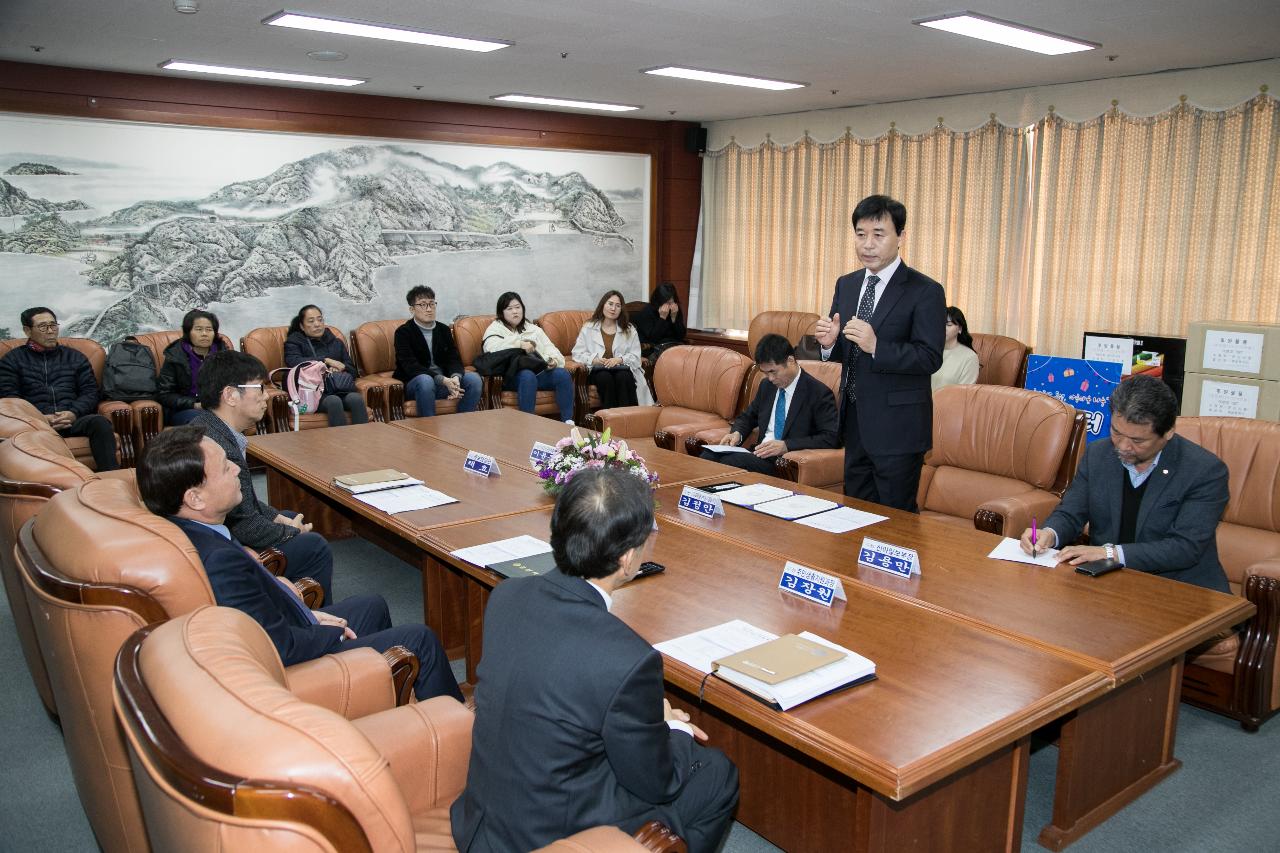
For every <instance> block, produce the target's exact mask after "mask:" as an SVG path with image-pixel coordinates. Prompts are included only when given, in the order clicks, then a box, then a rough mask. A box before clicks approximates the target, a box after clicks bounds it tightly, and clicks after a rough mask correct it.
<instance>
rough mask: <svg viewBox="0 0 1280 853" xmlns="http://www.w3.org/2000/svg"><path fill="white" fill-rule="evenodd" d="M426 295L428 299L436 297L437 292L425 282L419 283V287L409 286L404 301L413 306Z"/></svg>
mask: <svg viewBox="0 0 1280 853" xmlns="http://www.w3.org/2000/svg"><path fill="white" fill-rule="evenodd" d="M424 296H425V297H427V298H428V299H435V298H436V292H435V291H434V290H432V289H431V288H429V287H427V286H426V285H425V284H419V285H418V286H417V287H411V288H409V292H408V293H406V294H405V295H404V301H405V302H407V303H408V304H409V307H410V308H412V307H413V303H415V302H417V301H418V300H419V299H421V298H422V297H424Z"/></svg>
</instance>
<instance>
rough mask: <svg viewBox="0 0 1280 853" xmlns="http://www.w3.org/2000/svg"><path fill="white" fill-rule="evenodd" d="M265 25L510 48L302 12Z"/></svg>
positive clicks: (281, 14)
mask: <svg viewBox="0 0 1280 853" xmlns="http://www.w3.org/2000/svg"><path fill="white" fill-rule="evenodd" d="M262 23H264V24H267V25H268V26H272V27H292V28H293V29H296V30H312V31H314V32H318V33H336V34H337V35H343V36H360V37H361V38H369V39H383V40H385V41H403V42H408V43H409V44H424V45H428V46H430V47H451V48H454V49H455V50H474V51H478V52H480V53H488V52H489V51H491V50H501V49H502V48H504V47H510V46H511V42H509V41H487V40H481V39H469V38H461V37H460V36H446V35H441V34H440V33H428V32H423V31H422V30H411V29H408V28H407V27H396V26H390V25H388V24H370V23H366V22H364V21H347V20H343V19H341V18H321V17H318V16H316V15H304V14H302V13H300V12H276V13H275V14H274V15H272V16H270V17H268V18H264V19H263V20H262Z"/></svg>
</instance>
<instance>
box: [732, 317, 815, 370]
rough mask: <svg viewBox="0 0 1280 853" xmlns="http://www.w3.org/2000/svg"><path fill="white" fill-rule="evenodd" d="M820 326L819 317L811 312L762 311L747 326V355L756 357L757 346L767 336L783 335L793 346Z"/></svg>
mask: <svg viewBox="0 0 1280 853" xmlns="http://www.w3.org/2000/svg"><path fill="white" fill-rule="evenodd" d="M817 326H818V315H817V314H814V313H813V312H811V311H761V312H760V313H759V314H757V315H756V316H754V317H752V318H751V324H750V325H749V326H747V355H748V356H750V357H751V358H753V359H754V358H755V357H756V345H757V344H759V343H760V339H761V338H763V337H764V336H765V335H782V336H783V337H784V338H786V339H787V340H788V341H790V342H791V345H792V346H795V345H796V344H798V343H800V339H801V338H802V337H804V336H805V335H812V334H813V333H814V331H815V329H816V328H817Z"/></svg>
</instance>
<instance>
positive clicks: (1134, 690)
mask: <svg viewBox="0 0 1280 853" xmlns="http://www.w3.org/2000/svg"><path fill="white" fill-rule="evenodd" d="M566 433H567V427H565V426H564V425H563V424H558V423H556V422H554V421H550V420H547V419H543V418H537V417H534V416H529V415H524V414H522V413H520V412H516V411H513V410H509V409H504V410H497V411H487V412H477V413H471V414H465V415H449V416H445V417H438V418H428V419H413V420H408V421H400V422H396V423H394V424H366V425H361V426H353V427H347V428H345V429H338V430H312V431H309V432H306V433H290V434H281V435H267V436H261V437H254V438H252V439H251V441H250V454H251V455H252V456H254V457H256V458H258V459H260V460H261V461H263V462H265V463H266V464H267V465H268V486H269V489H270V490H271V497H272V500H273V502H275V503H277V504H279V505H281V506H286V507H289V508H293V509H298V510H301V511H302V512H304V513H305V514H306V515H307V516H308V518H311V519H314V520H315V521H317V522H318V525H317V529H318V530H321V531H322V532H325V533H326V535H349V534H350V532H352V531H356V532H359V533H360V534H361V535H363V536H365V537H366V538H370V539H372V540H373V541H375V542H378V543H379V544H381V545H383V547H386V548H388V550H391V551H392V552H393V553H395V554H397V555H398V556H401V557H402V558H403V559H406V560H407V561H408V562H410V563H412V564H414V565H417V566H419V567H420V568H421V569H422V570H423V597H424V610H425V616H426V620H427V622H428V624H430V625H431V626H432V627H433V628H434V629H435V630H436V631H437V632H439V633H440V635H441V637H442V639H443V640H444V642H445V644H446V646H447V647H449V648H450V650H451V653H457V652H458V651H459V650H461V651H462V653H465V655H466V657H467V660H468V673H469V677H472V678H473V677H474V672H475V669H474V667H475V663H476V661H477V660H479V657H480V652H481V649H480V636H481V635H480V628H481V618H482V615H483V605H484V602H485V600H486V599H487V595H488V590H489V589H491V588H492V587H493V586H494V585H495V584H496V583H497V581H498V577H497V576H496V575H494V574H493V573H491V572H489V571H487V570H485V569H483V568H480V567H476V566H472V565H470V564H466V563H464V562H463V561H460V560H457V559H456V558H453V557H451V556H450V552H451V551H453V550H456V549H458V548H461V547H466V546H468V545H475V544H480V543H483V542H489V541H493V540H496V539H502V538H506V537H509V536H515V535H520V534H523V533H528V534H530V535H534V536H537V537H539V538H543V539H545V538H546V536H547V532H548V524H549V520H550V510H551V501H550V499H548V498H547V497H545V496H544V495H543V494H542V491H541V486H540V483H539V482H538V480H537V478H536V476H535V475H534V474H533V473H532V466H531V465H530V464H529V461H528V450H529V448H530V447H531V445H532V443H533V441H534V440H540V441H544V442H546V443H549V444H552V443H554V442H555V441H556V440H558V439H559V438H562V437H563V436H564V435H565V434H566ZM630 443H631V444H632V445H633V446H634V447H635V448H636V449H637V450H638V451H639V452H640V453H641V454H642V455H643V456H644V457H645V459H646V461H647V462H649V463H650V466H651V468H653V469H655V470H657V471H658V472H659V475H660V478H661V482H663V483H666V484H668V485H666V486H664V487H663V488H662V489H660V490H659V492H658V507H659V509H658V514H659V521H658V524H659V533H658V534H657V535H656V536H655V537H654V539H653V540H652V547H653V559H656V560H657V561H659V562H661V563H664V564H665V565H666V566H667V567H668V569H667V571H666V572H665V573H664V574H662V575H659V576H655V577H652V578H646V579H643V580H640V581H637V582H636V583H634V584H632V585H630V586H628V587H627V588H625V589H623V590H620V591H619V593H618V595H617V596H616V597H615V608H614V612H615V613H617V614H618V615H619V617H620V618H622V619H623V620H624V621H626V622H627V623H628V624H629V625H631V626H632V627H633V628H634V629H635V630H636V631H637V632H638V633H640V634H641V635H642V636H644V637H645V638H646V639H647V640H649V641H651V642H659V641H662V640H666V639H670V638H672V637H675V636H679V635H681V634H685V633H688V632H690V631H694V630H697V629H700V628H705V627H708V626H711V625H714V624H718V623H719V622H723V621H726V620H728V619H732V618H743V619H746V620H747V621H749V622H752V623H753V624H756V625H758V626H760V627H762V628H765V629H767V630H770V631H774V632H776V633H784V632H788V631H800V630H806V629H808V630H813V631H815V632H817V633H819V634H820V635H822V636H826V637H828V638H830V639H832V640H833V641H835V642H837V643H841V644H843V645H846V646H848V647H849V648H852V649H855V650H856V651H858V652H860V653H862V654H864V655H866V656H867V657H870V658H871V659H873V660H875V661H876V663H877V668H878V675H879V678H878V679H877V681H875V682H873V683H871V684H868V685H863V686H859V687H857V688H854V689H852V690H849V691H846V692H843V693H839V694H836V695H833V696H830V697H825V698H823V699H819V700H814V701H813V702H810V703H807V704H805V705H802V706H800V707H798V708H794V709H792V711H790V712H788V713H785V714H784V713H779V712H775V711H773V710H771V709H769V708H767V707H766V706H764V705H762V704H760V703H758V702H756V701H755V700H753V699H750V698H748V697H746V696H745V695H744V694H742V693H740V692H738V691H736V690H734V689H733V688H730V687H727V686H725V685H723V684H721V683H719V682H718V681H716V680H715V679H710V680H709V682H708V683H707V685H706V687H705V692H704V694H703V698H702V700H701V703H699V700H698V693H699V686H700V682H701V680H702V679H701V674H700V673H697V672H695V671H693V670H692V669H690V668H688V667H686V666H684V665H683V664H681V663H679V662H677V661H673V660H670V659H669V660H667V661H666V679H667V682H668V687H669V690H670V691H671V693H672V698H673V700H674V701H676V702H678V703H679V704H680V705H682V706H684V707H687V708H689V710H690V711H691V713H693V714H694V716H695V721H697V722H698V724H699V725H701V726H702V727H703V728H704V729H706V730H707V731H708V732H709V733H710V734H711V737H712V741H713V743H714V745H716V746H718V747H720V748H722V749H725V750H726V752H728V753H729V755H730V756H731V757H732V758H733V759H734V760H735V762H736V763H737V764H738V766H739V769H740V771H741V784H742V802H741V805H740V807H739V820H741V821H742V822H743V823H745V824H746V825H748V826H750V827H751V828H752V829H754V830H755V831H757V832H759V833H760V834H762V835H763V836H765V837H766V838H768V839H770V840H771V841H773V842H774V843H775V844H778V845H779V846H781V847H783V848H785V849H787V850H804V849H810V850H831V849H854V850H896V849H908V848H912V849H929V850H965V851H969V850H988V849H990V850H1013V849H1017V848H1018V846H1019V844H1020V840H1021V823H1022V806H1023V802H1024V798H1025V788H1026V784H1025V783H1026V769H1027V759H1028V755H1029V736H1030V732H1032V731H1033V730H1035V729H1037V728H1040V727H1042V726H1044V725H1046V724H1049V723H1053V722H1055V721H1058V722H1059V723H1060V725H1061V736H1060V741H1059V747H1060V748H1059V767H1058V778H1057V787H1056V791H1055V803H1054V816H1053V821H1052V823H1051V824H1050V825H1049V826H1047V827H1045V828H1044V830H1043V831H1042V833H1041V836H1040V840H1041V843H1042V844H1044V845H1045V846H1048V847H1051V848H1053V849H1061V848H1062V847H1063V846H1066V845H1067V844H1069V843H1070V842H1071V841H1073V840H1075V839H1076V838H1078V837H1080V836H1081V835H1083V834H1084V833H1085V832H1087V831H1088V830H1089V829H1091V828H1092V827H1093V826H1096V825H1097V824H1098V823H1100V822H1101V821H1102V820H1104V819H1105V818H1106V817H1108V816H1109V815H1111V814H1113V813H1114V812H1115V811H1117V810H1118V809H1119V808H1121V807H1123V806H1124V805H1125V804H1126V803H1128V802H1129V801H1131V800H1132V799H1133V798H1135V797H1136V796H1138V795H1139V794H1141V793H1142V792H1143V791H1145V790H1147V789H1148V788H1149V787H1151V785H1154V784H1155V783H1156V782H1158V781H1159V780H1160V779H1162V778H1163V777H1164V776H1166V775H1168V774H1169V773H1170V772H1172V771H1173V770H1176V769H1177V767H1178V766H1179V762H1178V761H1177V760H1176V759H1175V758H1174V757H1173V742H1174V734H1175V730H1176V719H1177V711H1178V689H1179V682H1180V676H1181V668H1182V667H1181V655H1182V654H1183V653H1184V652H1185V651H1186V650H1187V649H1188V648H1190V647H1191V646H1193V645H1195V644H1196V643H1198V642H1200V641H1202V640H1204V639H1206V638H1208V637H1210V636H1212V635H1213V634H1214V633H1216V632H1217V631H1219V630H1221V629H1222V628H1224V627H1226V626H1228V625H1231V624H1235V623H1237V622H1239V621H1241V620H1243V619H1245V618H1247V617H1248V615H1249V614H1250V613H1251V611H1252V605H1250V604H1248V602H1246V601H1244V600H1243V599H1240V598H1236V597H1232V596H1226V595H1221V594H1217V593H1212V592H1209V591H1207V590H1202V589H1200V588H1198V587H1192V586H1188V585H1186V584H1179V583H1177V582H1173V581H1168V580H1165V579H1162V578H1156V577H1153V576H1150V575H1145V574H1142V573H1139V572H1131V571H1121V572H1116V573H1112V574H1109V575H1106V576H1104V577H1102V578H1096V579H1092V578H1087V577H1084V576H1081V575H1077V574H1075V573H1074V572H1070V571H1066V570H1063V569H1043V568H1039V567H1035V566H1027V565H1020V564H1012V563H1002V562H997V561H993V560H988V559H987V558H986V554H987V552H988V551H990V549H991V547H993V545H994V543H995V542H996V541H997V539H996V537H993V536H991V535H990V534H986V533H982V532H980V531H976V530H972V529H966V528H964V527H961V526H957V525H951V524H947V523H945V522H941V521H937V520H935V519H928V518H920V517H918V516H914V515H911V514H907V513H899V512H896V511H894V510H888V509H885V508H883V507H876V506H873V505H867V504H859V503H858V502H856V501H852V500H848V499H843V498H841V497H840V496H839V495H834V494H832V493H829V492H823V491H818V490H811V489H807V488H805V487H799V486H796V485H795V484H788V483H778V484H779V485H784V486H785V487H787V488H791V489H793V490H798V491H804V492H808V493H811V494H815V495H818V496H822V497H827V498H830V499H833V500H840V501H843V502H844V503H846V504H848V505H851V506H855V507H858V508H860V509H865V510H868V511H874V512H879V513H881V514H883V515H888V516H890V518H889V520H888V521H886V522H881V523H880V524H877V525H875V526H874V527H872V528H865V529H862V530H857V531H853V532H851V533H846V534H839V535H837V534H830V533H825V532H823V531H818V530H815V529H812V528H808V527H804V526H801V525H797V524H794V523H792V522H786V521H781V520H779V519H775V518H772V517H769V516H765V515H763V514H761V513H756V512H753V511H751V510H748V509H743V508H740V507H733V506H728V507H726V516H725V517H724V518H717V519H714V520H712V521H707V520H705V519H702V518H700V517H698V516H694V515H692V514H690V513H687V512H684V511H681V510H679V509H678V508H677V500H678V496H679V492H680V486H681V485H682V484H684V483H692V484H707V483H711V482H720V481H724V480H728V479H733V480H736V481H738V482H743V483H746V482H762V481H767V480H768V478H765V477H762V476H760V475H753V474H747V473H745V472H741V471H737V470H734V469H728V468H725V467H724V466H721V465H719V464H718V463H712V462H706V461H704V460H700V459H694V458H690V457H688V456H684V455H682V454H675V453H672V452H671V451H664V450H661V449H659V448H656V447H655V446H653V444H652V441H651V440H641V441H634V442H630ZM468 448H469V449H474V450H479V451H480V452H484V453H488V454H489V455H492V456H494V457H496V458H497V459H498V460H499V462H500V464H501V466H502V471H503V474H502V476H501V477H497V478H490V479H485V478H482V477H478V476H476V475H473V474H468V473H465V472H464V471H463V470H462V460H463V458H464V457H465V455H466V451H467V449H468ZM382 467H396V468H399V469H400V470H403V471H405V472H406V473H409V474H412V475H414V476H417V477H420V478H421V479H424V480H426V481H427V483H428V484H429V485H430V486H432V487H433V488H437V489H439V490H441V491H444V492H446V493H448V494H450V495H452V496H454V497H456V498H458V499H459V502H458V503H457V504H452V505H449V506H444V507H438V508H435V509H430V510H422V511H419V512H414V513H405V514H401V515H396V516H387V515H385V514H383V513H381V512H379V511H377V510H374V509H373V508H372V507H369V506H367V505H365V504H362V503H360V502H359V501H355V500H354V499H353V498H351V496H350V495H348V494H346V493H345V492H342V491H341V490H338V489H335V488H333V486H332V485H331V482H332V478H333V477H334V476H335V475H338V474H345V473H351V472H354V471H361V470H368V469H374V468H382ZM863 535H873V536H875V537H876V538H879V539H883V540H885V541H889V542H892V543H894V544H897V545H902V546H906V547H912V548H915V549H916V550H918V551H919V553H920V557H921V564H922V567H923V574H922V575H921V576H918V577H915V578H912V579H911V580H905V579H901V578H896V577H893V576H890V575H885V574H883V573H880V572H876V571H872V570H865V569H858V568H857V567H856V565H854V559H855V557H854V555H855V554H856V549H857V546H858V544H859V543H860V542H861V540H862V536H863ZM788 559H790V560H795V561H797V562H801V563H804V564H805V565H809V566H811V567H813V568H818V569H822V570H824V571H829V572H831V573H833V574H838V575H840V576H841V577H842V578H843V579H844V583H845V588H846V592H847V594H848V602H847V603H841V602H837V603H836V605H835V606H834V607H833V608H832V609H831V610H829V611H828V610H827V609H826V608H823V607H821V606H819V605H815V604H812V603H809V602H805V601H802V600H799V599H796V598H793V597H791V596H788V595H786V594H784V593H781V592H779V591H778V590H777V589H776V587H777V578H778V576H779V574H780V572H781V569H782V565H783V563H784V562H785V561H786V560H788Z"/></svg>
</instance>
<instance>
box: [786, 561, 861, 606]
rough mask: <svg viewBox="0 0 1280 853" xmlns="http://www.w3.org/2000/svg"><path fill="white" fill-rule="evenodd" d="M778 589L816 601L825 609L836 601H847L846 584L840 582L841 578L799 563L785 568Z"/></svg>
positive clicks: (789, 563)
mask: <svg viewBox="0 0 1280 853" xmlns="http://www.w3.org/2000/svg"><path fill="white" fill-rule="evenodd" d="M778 589H780V590H782V591H783V592H789V593H791V594H792V595H798V596H800V597H801V598H807V599H809V600H810V601H816V602H818V603H819V604H821V605H822V606H823V607H830V606H831V602H832V601H834V600H835V599H840V600H841V601H846V600H847V599H846V598H845V596H844V584H843V583H841V582H840V578H838V577H836V576H835V575H829V574H827V573H826V572H819V571H816V570H814V569H810V568H807V567H805V566H802V565H800V564H799V563H792V562H788V563H787V564H786V565H785V566H783V568H782V579H781V580H779V581H778Z"/></svg>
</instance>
